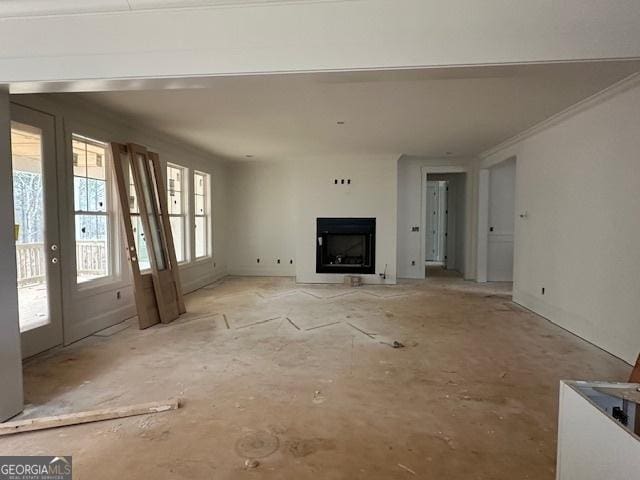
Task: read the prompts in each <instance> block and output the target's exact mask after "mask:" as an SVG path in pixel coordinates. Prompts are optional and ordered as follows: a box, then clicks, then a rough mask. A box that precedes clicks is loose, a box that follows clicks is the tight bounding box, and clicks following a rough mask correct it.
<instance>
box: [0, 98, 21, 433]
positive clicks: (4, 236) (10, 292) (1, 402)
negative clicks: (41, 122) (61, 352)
mask: <svg viewBox="0 0 640 480" xmlns="http://www.w3.org/2000/svg"><path fill="white" fill-rule="evenodd" d="M8 92H9V90H8V88H7V87H6V86H3V85H0V251H2V252H4V254H3V255H0V389H1V390H2V394H0V421H4V420H6V419H7V418H10V417H13V416H14V415H17V414H18V413H20V412H21V411H22V401H23V396H22V357H21V354H20V326H19V323H18V289H17V287H16V255H15V251H16V247H15V238H14V236H13V223H14V222H13V184H12V178H13V174H12V164H11V134H10V131H11V117H10V112H9V93H8Z"/></svg>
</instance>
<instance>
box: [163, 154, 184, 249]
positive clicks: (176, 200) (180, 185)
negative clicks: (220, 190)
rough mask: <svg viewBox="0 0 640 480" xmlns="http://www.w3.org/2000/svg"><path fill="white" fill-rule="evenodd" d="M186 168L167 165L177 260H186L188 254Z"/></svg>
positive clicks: (168, 200)
mask: <svg viewBox="0 0 640 480" xmlns="http://www.w3.org/2000/svg"><path fill="white" fill-rule="evenodd" d="M185 179H186V175H185V169H184V168H183V167H180V166H178V165H172V164H168V165H167V209H168V211H169V221H170V222H171V233H172V235H173V245H174V246H175V250H176V260H178V262H184V261H185V260H186V259H187V256H186V248H185V247H186V245H187V242H186V233H187V229H186V220H187V209H186V205H185V201H184V199H185V191H186V188H185V186H186V184H185Z"/></svg>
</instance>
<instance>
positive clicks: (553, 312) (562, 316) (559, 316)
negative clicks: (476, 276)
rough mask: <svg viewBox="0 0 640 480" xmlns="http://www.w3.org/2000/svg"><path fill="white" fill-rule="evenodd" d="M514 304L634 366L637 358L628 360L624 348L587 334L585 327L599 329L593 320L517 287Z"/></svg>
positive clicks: (514, 292)
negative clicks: (615, 346)
mask: <svg viewBox="0 0 640 480" xmlns="http://www.w3.org/2000/svg"><path fill="white" fill-rule="evenodd" d="M513 302H514V303H517V304H518V305H520V306H522V307H524V308H526V309H527V310H530V311H531V312H533V313H535V314H536V315H539V316H541V317H543V318H544V319H546V320H548V321H550V322H551V323H553V324H554V325H556V326H558V327H560V328H562V329H563V330H566V331H567V332H569V333H570V334H572V335H575V336H576V337H578V338H580V339H581V340H584V341H585V342H587V343H590V344H591V345H593V346H594V347H596V348H598V349H600V350H602V351H603V352H606V353H608V354H609V355H612V356H614V357H616V358H617V359H619V360H622V361H623V362H625V363H627V364H629V365H633V362H635V357H634V358H630V357H629V358H628V357H627V356H626V355H625V354H624V353H623V350H624V348H623V347H620V348H614V347H613V346H610V345H606V344H604V343H603V342H601V341H600V340H598V339H596V338H593V335H589V334H588V333H585V332H584V326H585V325H591V326H592V328H593V329H597V327H596V326H594V325H593V322H592V321H591V320H589V319H587V318H584V317H582V316H581V315H577V314H575V313H572V312H568V311H566V310H563V309H562V308H559V307H556V306H554V305H551V304H550V303H548V302H545V301H544V300H542V299H540V298H537V297H536V296H534V295H531V294H530V293H527V292H524V291H522V290H519V289H517V288H515V287H514V289H513Z"/></svg>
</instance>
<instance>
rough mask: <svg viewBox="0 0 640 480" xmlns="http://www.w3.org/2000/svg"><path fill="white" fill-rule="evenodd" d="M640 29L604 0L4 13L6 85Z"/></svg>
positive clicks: (629, 49) (514, 50)
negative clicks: (33, 14) (17, 16)
mask: <svg viewBox="0 0 640 480" xmlns="http://www.w3.org/2000/svg"><path fill="white" fill-rule="evenodd" d="M505 5H506V6H508V8H507V7H506V6H505ZM639 26H640V2H635V1H624V2H600V1H597V0H563V1H562V2H551V1H546V2H531V1H530V0H512V1H510V2H504V0H484V1H482V2H478V1H477V0H451V1H448V2H442V1H441V0H404V1H402V2H393V1H388V0H360V1H342V2H341V1H336V2H305V3H294V4H292V3H282V4H280V3H278V4H272V3H268V4H264V5H251V6H246V7H242V8H237V7H234V8H196V9H173V10H153V11H142V12H121V13H103V14H85V15H68V16H54V17H37V18H20V19H11V18H8V19H3V20H0V84H2V83H9V84H11V86H12V92H17V91H18V90H17V89H18V84H19V83H25V84H28V85H30V87H28V88H30V90H29V91H31V92H35V91H42V90H38V85H41V84H42V83H45V82H63V84H64V85H65V86H66V88H67V91H73V88H74V86H73V85H74V84H73V83H70V82H75V81H79V82H80V83H77V84H75V85H76V88H78V89H81V88H82V83H81V81H85V80H110V79H127V80H130V81H136V80H137V79H147V78H169V79H170V78H179V77H201V76H214V75H236V74H240V75H242V74H255V73H284V72H315V71H350V70H368V69H394V68H424V67H434V66H436V67H437V66H462V65H497V64H509V63H531V62H533V63H546V62H570V61H584V60H597V59H621V58H640V42H638V41H637V31H638V28H639ZM36 39H37V41H36ZM69 89H71V90H69ZM23 91H27V89H24V90H23ZM50 91H51V90H50Z"/></svg>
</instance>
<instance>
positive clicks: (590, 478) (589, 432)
mask: <svg viewBox="0 0 640 480" xmlns="http://www.w3.org/2000/svg"><path fill="white" fill-rule="evenodd" d="M605 385H606V384H605ZM639 472H640V440H639V439H638V438H637V437H635V436H634V435H632V434H631V433H630V432H628V431H625V429H624V428H623V427H622V426H621V425H619V424H618V423H617V422H616V421H615V420H614V419H613V418H611V417H609V416H607V415H606V414H605V413H603V412H602V411H601V410H599V409H598V408H597V407H596V406H595V405H593V404H592V403H590V402H589V401H588V400H587V399H586V398H584V397H583V396H582V395H580V394H579V393H578V392H576V391H575V390H574V389H573V388H571V387H570V386H569V385H568V384H567V383H565V382H561V384H560V413H559V420H558V465H557V476H556V478H557V480H603V479H606V480H631V479H635V478H638V477H639Z"/></svg>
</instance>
